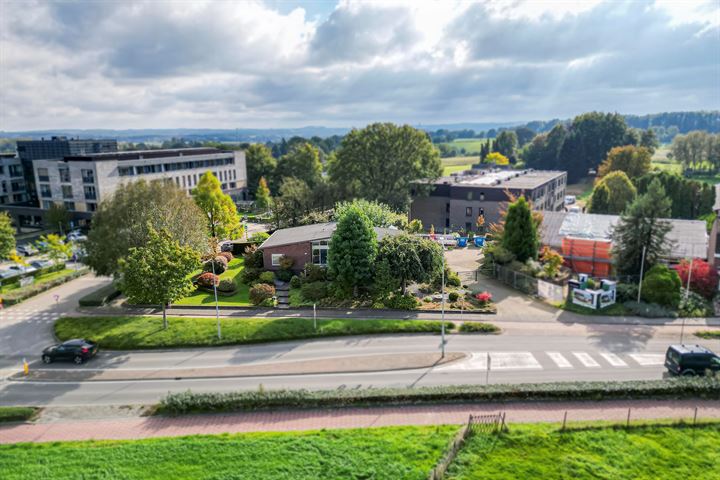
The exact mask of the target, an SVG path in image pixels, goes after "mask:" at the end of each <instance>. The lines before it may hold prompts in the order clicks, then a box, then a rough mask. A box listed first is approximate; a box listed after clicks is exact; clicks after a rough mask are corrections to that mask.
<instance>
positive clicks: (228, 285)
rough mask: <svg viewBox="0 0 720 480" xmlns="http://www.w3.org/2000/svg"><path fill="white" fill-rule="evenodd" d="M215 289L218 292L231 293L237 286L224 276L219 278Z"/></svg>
mask: <svg viewBox="0 0 720 480" xmlns="http://www.w3.org/2000/svg"><path fill="white" fill-rule="evenodd" d="M217 289H218V291H219V292H223V293H232V292H234V291H235V290H237V287H236V286H235V282H233V281H232V280H230V279H227V278H226V279H224V280H220V283H218V286H217Z"/></svg>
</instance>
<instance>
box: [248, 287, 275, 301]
mask: <svg viewBox="0 0 720 480" xmlns="http://www.w3.org/2000/svg"><path fill="white" fill-rule="evenodd" d="M274 296H275V287H273V286H272V285H268V284H266V283H258V284H255V285H253V287H252V288H250V301H251V302H252V304H253V305H260V304H262V303H263V302H264V301H265V300H268V299H271V298H272V297H274Z"/></svg>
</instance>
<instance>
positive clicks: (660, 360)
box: [630, 353, 665, 367]
mask: <svg viewBox="0 0 720 480" xmlns="http://www.w3.org/2000/svg"><path fill="white" fill-rule="evenodd" d="M630 357H632V359H633V360H635V361H636V362H637V363H638V364H639V365H641V366H643V367H648V366H651V365H663V364H665V355H664V354H662V353H631V354H630Z"/></svg>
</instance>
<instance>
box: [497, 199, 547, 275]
mask: <svg viewBox="0 0 720 480" xmlns="http://www.w3.org/2000/svg"><path fill="white" fill-rule="evenodd" d="M502 246H503V247H505V248H506V249H507V250H509V251H511V252H512V253H513V254H514V255H515V258H516V259H517V260H519V261H520V262H524V261H525V260H527V259H529V258H532V259H537V256H538V249H539V248H540V241H539V238H538V232H537V225H536V223H535V221H534V220H533V216H532V212H531V211H530V204H529V203H528V202H527V200H525V197H519V198H518V199H517V200H515V201H514V202H512V203H511V204H510V205H509V206H508V209H507V214H506V215H505V228H504V232H503V236H502Z"/></svg>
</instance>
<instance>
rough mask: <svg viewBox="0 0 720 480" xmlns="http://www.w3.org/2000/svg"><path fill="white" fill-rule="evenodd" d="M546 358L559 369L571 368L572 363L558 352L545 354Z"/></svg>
mask: <svg viewBox="0 0 720 480" xmlns="http://www.w3.org/2000/svg"><path fill="white" fill-rule="evenodd" d="M545 353H547V355H548V357H550V359H551V360H552V361H553V362H555V365H557V366H558V367H560V368H573V366H572V363H570V361H569V360H568V359H567V358H565V357H564V356H563V354H562V353H560V352H545Z"/></svg>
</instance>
